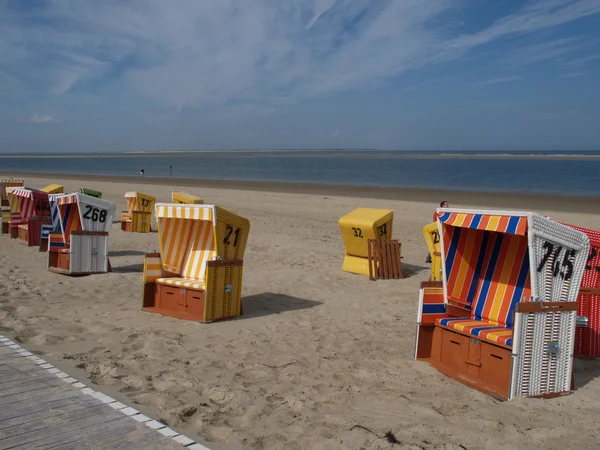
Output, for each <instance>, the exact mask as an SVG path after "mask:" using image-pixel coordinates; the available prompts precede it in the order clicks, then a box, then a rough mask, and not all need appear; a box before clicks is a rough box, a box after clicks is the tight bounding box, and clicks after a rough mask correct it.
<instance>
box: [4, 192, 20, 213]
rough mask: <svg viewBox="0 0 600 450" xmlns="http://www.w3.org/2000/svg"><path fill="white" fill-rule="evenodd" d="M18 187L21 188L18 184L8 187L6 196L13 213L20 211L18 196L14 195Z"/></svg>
mask: <svg viewBox="0 0 600 450" xmlns="http://www.w3.org/2000/svg"><path fill="white" fill-rule="evenodd" d="M17 189H21V188H19V187H16V186H10V187H7V188H6V196H7V197H8V206H9V208H10V212H11V214H18V213H19V202H18V201H17V197H16V196H14V195H13V192H14V191H15V190H17Z"/></svg>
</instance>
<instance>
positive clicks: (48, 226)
mask: <svg viewBox="0 0 600 450" xmlns="http://www.w3.org/2000/svg"><path fill="white" fill-rule="evenodd" d="M61 195H63V194H49V195H48V202H49V203H50V217H51V218H52V222H51V223H43V224H42V227H41V235H40V252H47V251H48V246H49V244H48V243H49V238H50V233H52V232H56V233H60V218H59V216H58V205H57V204H56V199H57V198H58V197H59V196H61Z"/></svg>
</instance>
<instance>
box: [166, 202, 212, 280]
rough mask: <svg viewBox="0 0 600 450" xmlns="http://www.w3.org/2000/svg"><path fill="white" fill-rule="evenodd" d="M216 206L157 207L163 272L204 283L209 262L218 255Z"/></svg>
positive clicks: (172, 205) (170, 205)
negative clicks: (215, 222) (215, 227)
mask: <svg viewBox="0 0 600 450" xmlns="http://www.w3.org/2000/svg"><path fill="white" fill-rule="evenodd" d="M214 209H215V207H214V206H207V205H175V204H164V203H163V204H159V205H156V218H157V219H158V239H159V247H160V255H161V260H162V264H163V269H164V270H165V271H166V272H171V273H176V274H179V275H181V276H182V277H184V278H189V279H194V280H202V279H203V278H204V273H205V270H206V263H207V261H210V260H211V259H212V258H213V257H214V256H215V254H216V248H215V247H216V245H215V238H214V228H213V227H214V225H215V224H214V222H213V219H214V218H215V216H216V215H215V214H214Z"/></svg>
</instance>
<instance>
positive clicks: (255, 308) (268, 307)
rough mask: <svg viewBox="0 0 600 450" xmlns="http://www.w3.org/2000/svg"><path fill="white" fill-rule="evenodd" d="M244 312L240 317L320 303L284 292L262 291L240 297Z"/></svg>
mask: <svg viewBox="0 0 600 450" xmlns="http://www.w3.org/2000/svg"><path fill="white" fill-rule="evenodd" d="M242 304H243V308H244V314H243V315H242V316H241V317H240V319H244V318H252V317H262V316H270V315H271V314H279V313H282V312H286V311H296V310H299V309H308V308H313V307H315V306H318V305H320V304H322V302H317V301H315V300H307V299H304V298H298V297H292V296H289V295H285V294H274V293H272V292H264V293H262V294H256V295H249V296H247V297H244V298H243V299H242Z"/></svg>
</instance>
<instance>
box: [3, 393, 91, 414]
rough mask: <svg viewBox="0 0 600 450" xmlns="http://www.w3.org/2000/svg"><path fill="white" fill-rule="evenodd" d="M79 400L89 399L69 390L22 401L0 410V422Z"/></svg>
mask: <svg viewBox="0 0 600 450" xmlns="http://www.w3.org/2000/svg"><path fill="white" fill-rule="evenodd" d="M81 398H89V397H88V396H87V395H85V394H82V393H81V391H80V390H75V389H70V390H67V391H63V392H59V393H57V394H53V395H49V396H48V397H43V398H41V399H39V398H36V399H32V400H27V401H22V402H19V403H16V404H14V405H11V406H10V408H9V407H3V408H0V420H5V419H10V418H12V417H18V416H21V415H24V414H33V413H34V412H36V411H39V410H40V409H41V408H54V407H58V406H60V405H64V404H67V403H70V402H73V401H79V399H81ZM98 403H99V404H100V403H102V402H101V401H100V400H98Z"/></svg>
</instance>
